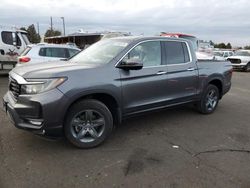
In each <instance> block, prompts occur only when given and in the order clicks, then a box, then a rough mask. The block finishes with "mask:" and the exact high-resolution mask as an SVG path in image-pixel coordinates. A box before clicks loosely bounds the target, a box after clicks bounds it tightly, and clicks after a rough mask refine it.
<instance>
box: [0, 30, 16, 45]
mask: <svg viewBox="0 0 250 188" xmlns="http://www.w3.org/2000/svg"><path fill="white" fill-rule="evenodd" d="M1 37H2V41H3V43H5V44H9V45H13V42H14V40H13V35H12V32H8V31H2V33H1Z"/></svg>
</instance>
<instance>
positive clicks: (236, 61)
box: [227, 50, 250, 72]
mask: <svg viewBox="0 0 250 188" xmlns="http://www.w3.org/2000/svg"><path fill="white" fill-rule="evenodd" d="M227 59H228V60H229V61H230V62H231V63H232V66H233V68H234V69H238V70H243V71H246V72H248V71H250V50H239V51H237V52H236V53H235V54H234V56H231V57H229V58H227Z"/></svg>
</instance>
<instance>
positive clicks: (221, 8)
mask: <svg viewBox="0 0 250 188" xmlns="http://www.w3.org/2000/svg"><path fill="white" fill-rule="evenodd" d="M249 8H250V1H248V0H237V1H236V0H220V1H219V0H206V1H201V0H186V1H181V0H147V1H146V0H73V1H72V0H40V1H35V0H1V3H0V25H3V26H17V27H21V26H28V25H30V24H32V23H33V24H36V23H37V22H39V23H40V33H41V34H44V32H45V30H46V29H47V28H49V27H50V25H49V24H50V16H52V17H53V23H54V27H55V28H56V29H58V30H61V31H62V20H61V19H60V17H62V16H63V17H65V23H66V33H73V32H76V31H77V30H79V29H83V30H85V31H87V30H88V31H104V30H112V31H126V32H132V34H135V35H136V34H142V33H144V34H145V35H155V34H159V33H160V32H161V31H165V32H181V33H187V34H193V35H196V36H197V37H199V38H200V39H205V40H213V41H215V42H231V43H232V44H233V45H234V46H239V45H241V46H244V45H250V19H249Z"/></svg>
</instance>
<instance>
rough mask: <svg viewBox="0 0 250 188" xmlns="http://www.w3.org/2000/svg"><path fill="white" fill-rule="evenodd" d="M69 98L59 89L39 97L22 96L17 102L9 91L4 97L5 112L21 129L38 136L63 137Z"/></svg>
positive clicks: (38, 95)
mask: <svg viewBox="0 0 250 188" xmlns="http://www.w3.org/2000/svg"><path fill="white" fill-rule="evenodd" d="M66 102H67V98H66V97H65V95H64V94H63V93H62V92H61V91H59V90H58V89H53V90H51V91H47V92H45V93H41V94H37V95H20V96H19V97H18V98H17V99H16V100H15V99H14V97H13V96H12V94H11V92H10V91H8V92H7V93H6V94H5V96H4V97H3V110H4V111H5V112H6V113H7V115H8V116H9V118H10V120H11V122H12V123H13V124H14V125H15V126H16V127H17V128H20V129H24V130H28V131H31V132H33V133H35V134H38V135H43V136H48V137H58V136H62V135H63V120H64V110H65V108H64V107H65V106H64V105H65V104H66Z"/></svg>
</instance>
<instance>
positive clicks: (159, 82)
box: [3, 37, 232, 148]
mask: <svg viewBox="0 0 250 188" xmlns="http://www.w3.org/2000/svg"><path fill="white" fill-rule="evenodd" d="M231 77H232V66H231V63H230V62H228V61H225V62H224V63H223V62H222V63H217V62H213V61H207V62H206V61H203V62H202V63H199V62H198V63H197V59H196V56H195V52H194V50H193V46H192V43H191V41H189V40H185V39H177V38H167V37H121V38H113V39H107V40H102V41H99V42H97V43H95V44H93V45H92V46H90V47H89V48H87V49H86V50H84V51H82V52H81V53H79V54H77V55H76V56H74V57H73V58H71V59H70V60H69V61H67V62H61V63H60V64H58V63H44V64H39V65H36V66H33V65H30V66H27V67H25V69H23V68H20V67H16V68H15V69H13V70H12V71H11V72H10V84H9V91H8V92H7V93H6V94H5V96H4V98H3V101H4V110H5V111H6V112H7V114H9V116H10V118H11V119H12V121H13V122H14V124H15V126H16V127H17V128H21V129H25V130H28V131H32V132H34V133H36V134H40V135H44V136H61V135H65V136H66V138H67V139H68V140H69V141H70V142H71V143H72V144H74V145H75V146H77V147H80V148H90V147H94V146H97V145H99V144H101V143H102V142H103V141H104V140H106V138H107V137H108V136H109V135H110V133H111V132H112V130H113V128H114V125H115V124H119V123H121V122H122V121H124V120H125V119H126V118H128V117H131V116H134V115H138V114H142V113H144V112H149V111H153V110H159V109H163V108H167V107H172V106H176V105H181V104H188V103H193V104H195V105H196V108H197V109H198V110H199V111H200V112H201V113H203V114H211V113H213V112H214V111H215V109H216V107H217V105H218V103H219V100H220V99H221V98H222V97H223V95H224V94H225V93H227V92H228V91H229V89H230V87H231Z"/></svg>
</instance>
